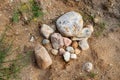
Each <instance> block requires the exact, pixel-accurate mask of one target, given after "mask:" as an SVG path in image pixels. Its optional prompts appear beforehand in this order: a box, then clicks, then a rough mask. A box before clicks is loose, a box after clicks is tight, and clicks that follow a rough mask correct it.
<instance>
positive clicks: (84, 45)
mask: <svg viewBox="0 0 120 80" xmlns="http://www.w3.org/2000/svg"><path fill="white" fill-rule="evenodd" d="M79 47H80V48H81V49H82V50H87V49H89V44H88V42H87V40H86V39H84V40H81V41H79Z"/></svg>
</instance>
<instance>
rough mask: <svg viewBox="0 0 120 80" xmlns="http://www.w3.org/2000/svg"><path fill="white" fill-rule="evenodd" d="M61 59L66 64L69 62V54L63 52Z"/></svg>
mask: <svg viewBox="0 0 120 80" xmlns="http://www.w3.org/2000/svg"><path fill="white" fill-rule="evenodd" d="M63 58H64V60H65V61H66V62H68V61H70V53H69V52H65V53H64V54H63Z"/></svg>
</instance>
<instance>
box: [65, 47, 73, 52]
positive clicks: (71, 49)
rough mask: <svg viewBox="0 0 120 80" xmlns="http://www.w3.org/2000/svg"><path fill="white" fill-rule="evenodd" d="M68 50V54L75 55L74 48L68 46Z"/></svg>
mask: <svg viewBox="0 0 120 80" xmlns="http://www.w3.org/2000/svg"><path fill="white" fill-rule="evenodd" d="M66 50H67V51H68V52H70V53H74V48H73V47H71V46H68V47H67V48H66Z"/></svg>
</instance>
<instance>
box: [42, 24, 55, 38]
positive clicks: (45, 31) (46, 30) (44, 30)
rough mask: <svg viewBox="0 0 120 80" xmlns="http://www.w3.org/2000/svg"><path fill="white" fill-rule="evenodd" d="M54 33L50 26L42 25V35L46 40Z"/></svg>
mask: <svg viewBox="0 0 120 80" xmlns="http://www.w3.org/2000/svg"><path fill="white" fill-rule="evenodd" d="M53 32H54V30H53V29H52V28H51V27H50V26H48V25H46V24H43V25H42V27H41V33H42V34H43V36H44V37H45V38H47V39H48V38H49V37H50V35H51V34H52V33H53Z"/></svg>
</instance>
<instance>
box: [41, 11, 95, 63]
mask: <svg viewBox="0 0 120 80" xmlns="http://www.w3.org/2000/svg"><path fill="white" fill-rule="evenodd" d="M56 28H57V30H54V29H53V28H52V27H50V26H48V25H46V24H43V25H42V26H41V33H42V35H43V36H44V38H45V39H43V41H42V44H43V45H45V44H48V43H51V45H52V49H51V53H52V54H53V55H61V56H63V58H64V60H65V61H66V62H69V61H70V59H77V54H79V53H80V52H81V50H87V49H88V48H89V44H88V42H87V40H88V38H89V37H90V36H91V34H92V32H93V26H92V25H87V26H86V27H84V28H83V19H82V16H81V15H80V14H79V13H77V12H74V11H71V12H68V13H66V14H64V15H62V16H61V17H60V18H58V19H57V21H56ZM41 53H42V52H41ZM50 62H51V61H50Z"/></svg>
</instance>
